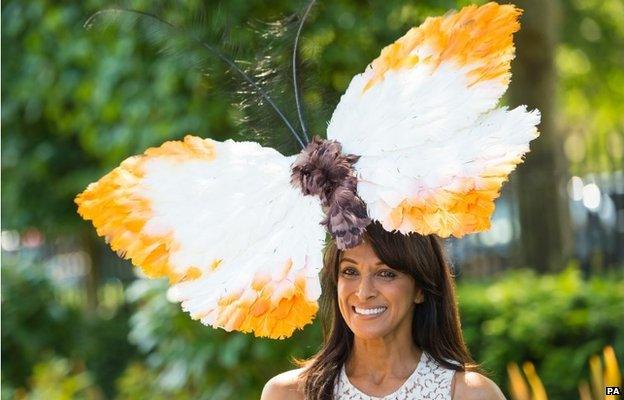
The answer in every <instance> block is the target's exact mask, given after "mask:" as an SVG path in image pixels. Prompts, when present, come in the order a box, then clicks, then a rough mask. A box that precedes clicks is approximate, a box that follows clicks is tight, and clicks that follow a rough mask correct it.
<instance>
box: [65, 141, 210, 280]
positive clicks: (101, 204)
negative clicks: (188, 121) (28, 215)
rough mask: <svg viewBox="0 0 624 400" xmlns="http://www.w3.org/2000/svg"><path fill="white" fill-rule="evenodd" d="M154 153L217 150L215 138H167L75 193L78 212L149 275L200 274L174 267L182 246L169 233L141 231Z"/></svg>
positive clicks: (201, 155)
mask: <svg viewBox="0 0 624 400" xmlns="http://www.w3.org/2000/svg"><path fill="white" fill-rule="evenodd" d="M153 157H167V158H171V159H174V160H192V159H202V160H212V159H214V158H215V151H214V145H213V144H212V141H211V140H204V139H200V138H197V137H193V136H186V137H185V138H184V141H183V142H166V143H164V144H163V145H162V146H161V147H158V148H152V149H148V150H147V151H145V154H144V155H142V156H134V157H130V158H128V159H126V160H125V161H124V162H122V163H121V165H120V166H119V167H117V168H115V169H114V170H112V171H111V172H110V173H108V174H107V175H105V176H104V177H103V178H101V179H100V180H99V181H97V182H95V183H92V184H90V185H89V186H88V187H87V189H86V190H85V191H84V192H82V193H80V194H79V195H78V196H76V199H75V202H76V204H77V205H78V214H80V216H81V217H82V218H84V219H86V220H90V221H92V222H93V225H94V226H95V229H96V231H97V233H98V235H100V236H104V237H105V238H106V241H107V242H108V243H109V244H110V246H111V248H112V249H113V250H114V251H116V252H117V253H118V254H119V255H120V256H122V257H124V258H126V259H129V260H131V261H132V263H133V264H134V265H135V266H138V267H140V268H141V270H142V271H143V272H144V273H145V274H146V275H147V276H150V277H153V278H159V277H167V278H169V280H170V281H171V282H178V281H180V280H188V279H196V278H198V277H199V276H201V272H200V271H199V269H197V268H191V269H189V270H188V271H185V272H183V273H179V272H175V271H174V270H173V268H172V267H171V265H170V263H169V255H170V254H171V253H172V252H173V251H175V250H176V249H177V248H178V246H179V244H178V243H177V242H176V241H175V239H174V238H173V235H172V234H171V233H167V234H161V235H150V234H146V233H145V232H144V230H143V227H144V226H145V224H146V223H147V221H148V220H149V219H150V218H151V217H152V209H151V207H150V201H149V199H147V198H146V197H144V196H143V195H142V190H141V181H142V178H143V174H144V165H145V163H146V162H147V161H148V160H149V159H150V158H153Z"/></svg>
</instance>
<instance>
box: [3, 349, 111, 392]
mask: <svg viewBox="0 0 624 400" xmlns="http://www.w3.org/2000/svg"><path fill="white" fill-rule="evenodd" d="M93 384H94V381H93V378H92V377H91V376H90V375H89V373H88V372H87V371H86V370H85V369H84V366H80V365H72V364H71V363H70V362H69V361H68V360H66V359H63V358H51V359H49V360H47V361H43V362H40V363H38V364H37V365H35V367H34V369H33V375H32V378H31V382H30V390H29V391H28V392H26V391H24V390H23V389H21V390H16V391H15V392H14V393H13V396H14V398H16V399H20V400H21V399H23V400H50V399H54V400H70V399H71V400H73V399H77V400H98V399H102V398H103V395H102V393H101V392H100V391H99V390H98V389H97V388H96V387H95V386H94V385H93Z"/></svg>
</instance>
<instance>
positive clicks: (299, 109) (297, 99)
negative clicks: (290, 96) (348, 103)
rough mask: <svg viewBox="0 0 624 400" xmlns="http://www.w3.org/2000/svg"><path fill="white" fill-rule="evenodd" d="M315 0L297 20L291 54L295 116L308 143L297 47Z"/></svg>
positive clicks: (314, 0)
mask: <svg viewBox="0 0 624 400" xmlns="http://www.w3.org/2000/svg"><path fill="white" fill-rule="evenodd" d="M315 2H316V0H310V2H309V3H308V6H307V8H306V10H305V12H304V13H303V16H302V17H301V21H300V22H299V28H298V29H297V35H296V36H295V46H294V47H293V55H292V70H293V87H294V89H295V103H296V105H297V116H298V117H299V124H300V125H301V131H302V132H303V137H304V138H305V141H306V143H310V139H309V138H308V130H307V129H306V126H305V123H304V120H303V107H302V106H301V94H300V93H299V83H298V82H297V49H298V47H299V36H300V35H301V30H302V29H303V24H305V21H306V19H307V18H308V15H309V14H310V10H311V9H312V6H313V5H314V3H315Z"/></svg>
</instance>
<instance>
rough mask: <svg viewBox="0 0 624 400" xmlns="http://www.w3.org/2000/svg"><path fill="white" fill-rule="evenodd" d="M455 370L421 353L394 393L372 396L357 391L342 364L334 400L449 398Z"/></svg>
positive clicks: (429, 399) (440, 399)
mask: <svg viewBox="0 0 624 400" xmlns="http://www.w3.org/2000/svg"><path fill="white" fill-rule="evenodd" d="M454 373H455V371H454V370H452V369H447V368H445V367H443V366H441V365H440V364H438V363H437V362H436V360H435V359H434V358H433V357H431V356H430V355H429V354H427V353H426V352H423V353H422V356H421V357H420V360H419V361H418V365H417V366H416V369H415V370H414V372H413V373H412V375H410V377H409V378H407V380H406V381H405V382H404V383H403V385H402V386H401V387H400V388H399V389H397V390H396V391H395V392H394V393H390V394H388V395H386V396H384V397H373V396H369V395H367V394H364V393H362V392H361V391H359V390H358V389H357V388H356V387H355V386H353V385H352V384H351V382H349V378H348V377H347V373H346V372H345V367H344V365H343V366H342V368H341V370H340V375H339V377H338V380H337V382H336V385H335V387H334V399H335V400H407V399H409V400H450V399H451V382H452V380H453V375H454Z"/></svg>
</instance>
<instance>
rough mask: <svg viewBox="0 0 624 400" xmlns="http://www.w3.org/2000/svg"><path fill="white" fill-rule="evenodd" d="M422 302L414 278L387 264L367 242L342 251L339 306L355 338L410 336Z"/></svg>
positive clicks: (339, 269) (420, 292)
mask: <svg viewBox="0 0 624 400" xmlns="http://www.w3.org/2000/svg"><path fill="white" fill-rule="evenodd" d="M421 302H422V291H421V290H420V289H418V288H417V287H416V283H415V281H414V278H412V277H411V276H410V275H408V274H406V273H403V272H399V271H397V270H395V269H392V268H390V267H388V266H387V265H385V264H384V263H383V262H382V261H381V260H379V258H378V257H377V255H376V254H375V252H374V251H373V248H372V247H371V246H370V244H368V243H367V242H363V243H362V244H361V245H359V246H357V247H354V248H352V249H348V250H346V251H344V252H343V253H342V257H341V259H340V264H339V266H338V306H339V308H340V313H341V314H342V317H343V318H344V320H345V322H346V323H347V325H348V326H349V328H351V330H352V331H353V334H354V335H355V336H356V337H359V338H362V339H377V338H383V337H385V336H387V335H389V334H396V333H405V334H407V335H411V329H412V318H413V310H414V305H415V303H421Z"/></svg>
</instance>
